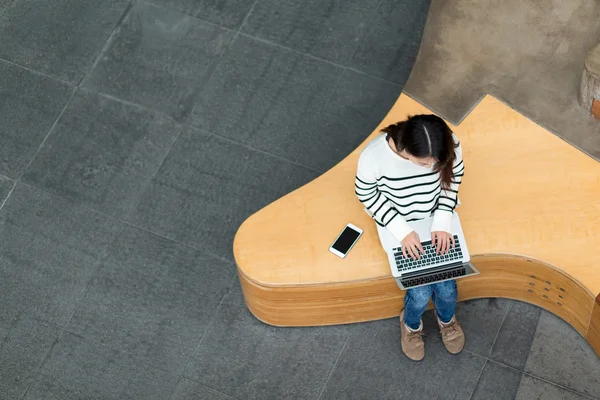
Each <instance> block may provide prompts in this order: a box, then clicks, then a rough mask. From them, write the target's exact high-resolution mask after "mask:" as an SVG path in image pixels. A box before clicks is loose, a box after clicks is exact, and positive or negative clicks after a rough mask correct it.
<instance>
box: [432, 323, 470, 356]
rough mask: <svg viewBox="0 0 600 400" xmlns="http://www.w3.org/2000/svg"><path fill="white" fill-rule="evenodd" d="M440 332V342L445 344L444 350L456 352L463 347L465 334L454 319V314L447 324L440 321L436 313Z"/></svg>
mask: <svg viewBox="0 0 600 400" xmlns="http://www.w3.org/2000/svg"><path fill="white" fill-rule="evenodd" d="M436 319H437V322H438V326H439V327H440V333H441V334H442V342H444V346H446V350H448V352H450V353H451V354H458V353H460V352H461V351H462V349H463V348H464V347H465V334H464V332H463V330H462V328H461V326H460V324H459V323H458V321H457V320H456V316H454V317H452V319H451V320H450V322H448V323H447V324H445V323H443V322H442V321H440V319H439V317H438V316H437V315H436Z"/></svg>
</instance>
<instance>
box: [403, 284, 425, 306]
mask: <svg viewBox="0 0 600 400" xmlns="http://www.w3.org/2000/svg"><path fill="white" fill-rule="evenodd" d="M407 295H408V297H409V299H410V303H411V304H410V305H411V307H413V308H416V309H423V310H425V309H426V308H427V305H428V304H429V299H430V298H431V287H430V286H420V287H417V288H414V289H408V293H407Z"/></svg>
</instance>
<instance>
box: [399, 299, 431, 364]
mask: <svg viewBox="0 0 600 400" xmlns="http://www.w3.org/2000/svg"><path fill="white" fill-rule="evenodd" d="M422 336H423V323H421V326H420V327H419V330H417V331H415V330H412V329H410V328H409V327H408V326H407V325H406V324H405V323H404V310H402V312H401V313H400V343H401V344H402V351H403V352H404V354H406V357H408V358H410V359H411V360H413V361H421V360H422V359H423V357H425V343H423V337H422Z"/></svg>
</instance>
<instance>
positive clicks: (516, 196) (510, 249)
mask: <svg viewBox="0 0 600 400" xmlns="http://www.w3.org/2000/svg"><path fill="white" fill-rule="evenodd" d="M420 113H432V112H431V111H430V110H428V109H426V108H425V107H424V106H422V105H420V104H418V103H417V102H415V101H414V100H412V99H411V98H409V97H408V96H407V95H405V94H402V95H401V96H400V97H399V98H398V100H397V102H396V104H395V105H394V106H393V108H392V109H391V110H390V112H389V113H388V115H387V116H386V117H385V119H384V120H383V121H382V122H381V124H380V125H379V126H378V127H377V129H375V131H374V132H373V133H372V134H371V135H370V136H369V138H367V139H366V140H365V142H364V143H363V144H362V145H361V146H359V147H358V148H357V149H356V150H355V151H354V152H352V153H351V154H350V155H349V156H348V157H347V158H345V159H344V160H343V161H342V162H340V163H339V164H338V165H336V166H335V167H333V168H332V169H331V170H329V171H328V172H326V173H325V174H323V175H322V176H320V177H319V178H317V179H315V180H314V181H312V182H310V183H308V184H307V185H305V186H303V187H301V188H299V189H297V190H296V191H294V192H292V193H290V194H288V195H286V196H284V197H282V198H281V199H279V200H277V201H275V202H274V203H272V204H270V205H269V206H267V207H265V208H264V209H262V210H260V211H258V212H257V213H255V214H254V215H252V216H251V217H249V218H248V219H247V220H246V221H245V222H244V223H243V224H242V226H241V227H240V228H239V230H238V232H237V234H236V237H235V240H234V255H235V259H236V262H237V266H238V272H239V275H240V280H241V282H242V288H243V290H244V297H245V299H246V304H247V305H248V307H249V309H250V310H251V311H252V312H253V313H254V315H255V316H257V317H258V318H259V319H261V320H263V321H264V322H267V323H270V324H274V325H286V326H289V325H296V326H298V325H324V324H337V323H349V322H358V321H365V320H372V319H379V318H386V317H391V316H394V315H398V314H399V312H400V309H401V307H402V298H403V294H404V293H403V291H401V290H400V289H399V288H398V287H397V286H396V284H395V282H394V281H393V279H392V277H391V273H390V268H389V265H388V262H387V257H386V255H385V253H384V251H383V250H382V248H381V245H380V243H379V239H378V236H377V230H376V227H375V223H374V221H372V220H371V219H370V217H369V216H368V215H367V214H366V213H365V212H364V211H363V206H362V205H361V203H360V202H359V201H358V199H357V198H356V196H355V194H354V176H355V172H356V166H357V160H358V156H359V154H360V151H361V150H362V148H363V147H364V145H365V144H366V143H367V142H368V141H369V140H371V139H372V138H373V137H374V136H375V135H377V134H378V133H379V130H380V128H382V127H384V126H386V125H388V124H390V123H393V122H397V121H399V120H402V119H405V118H406V116H407V115H408V114H420ZM451 127H452V129H453V130H454V132H455V133H456V134H457V136H458V137H459V139H460V140H461V142H462V146H463V158H464V162H465V166H466V170H465V176H464V178H463V183H462V185H461V187H460V192H459V197H460V199H461V203H462V205H461V206H460V207H459V208H458V209H457V212H458V214H459V215H460V218H461V223H462V225H463V229H464V231H465V237H466V239H467V242H468V245H469V250H470V252H471V255H472V261H473V263H474V264H475V265H476V266H477V267H478V269H479V270H480V271H481V274H480V275H478V276H474V277H470V278H466V279H461V280H459V281H458V282H459V293H460V299H461V300H465V299H471V298H480V297H505V298H513V299H518V300H523V301H527V302H530V303H534V304H537V305H540V306H542V307H543V308H545V309H547V310H549V311H551V312H554V313H555V314H557V315H559V316H560V317H562V318H563V319H565V320H566V321H567V322H569V323H571V325H573V327H575V329H577V330H578V331H579V332H580V333H581V334H582V335H584V336H586V337H587V338H588V341H589V342H590V344H591V345H592V346H593V347H594V349H595V350H596V352H597V353H599V354H600V296H599V294H600V163H598V162H597V161H596V160H594V159H592V158H590V157H589V156H587V155H585V154H584V153H582V152H581V151H579V150H577V149H576V148H574V147H573V146H571V145H569V144H568V143H566V142H564V141H563V140H562V139H560V138H558V137H557V136H555V135H554V134H552V133H550V132H548V131H547V130H545V129H544V128H542V127H540V126H539V125H537V124H535V123H534V122H532V121H530V120H529V119H527V118H525V117H524V116H522V115H521V114H519V113H518V112H516V111H514V110H512V109H511V108H510V107H508V106H507V105H505V104H504V103H502V102H500V101H499V100H497V99H495V98H493V97H492V96H489V95H488V96H486V97H485V98H484V99H483V100H482V101H481V102H480V103H479V104H478V105H477V107H475V109H474V110H473V111H472V112H471V113H470V114H469V115H468V116H467V117H466V118H465V119H464V120H463V122H462V123H461V124H460V125H459V126H451ZM348 222H351V223H353V224H355V225H357V226H359V227H361V228H363V229H364V234H363V237H362V238H361V239H360V240H359V242H358V243H357V244H356V246H355V247H354V248H353V249H352V251H351V252H350V253H349V255H348V256H347V257H346V258H345V259H340V258H338V257H336V256H334V255H333V254H331V253H330V252H329V251H328V249H329V245H330V244H331V243H332V241H333V240H334V239H335V237H336V236H337V234H339V232H340V231H341V230H342V229H343V227H344V226H345V225H346V224H347V223H348Z"/></svg>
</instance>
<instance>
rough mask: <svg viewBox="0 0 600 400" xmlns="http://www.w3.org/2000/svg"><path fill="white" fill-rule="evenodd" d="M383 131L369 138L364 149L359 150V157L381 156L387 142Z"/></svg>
mask: <svg viewBox="0 0 600 400" xmlns="http://www.w3.org/2000/svg"><path fill="white" fill-rule="evenodd" d="M385 136H386V134H385V133H380V134H378V135H377V136H375V137H374V138H373V139H371V140H370V141H369V142H368V143H367V145H366V146H365V148H364V149H362V151H361V158H364V157H381V153H382V152H383V151H385V150H386V148H385V146H387V142H386V140H385Z"/></svg>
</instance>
